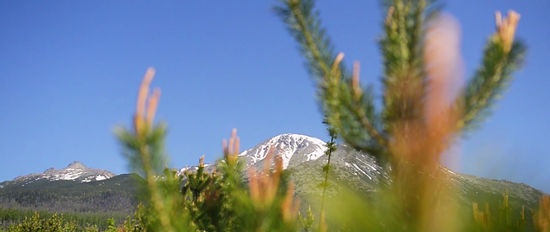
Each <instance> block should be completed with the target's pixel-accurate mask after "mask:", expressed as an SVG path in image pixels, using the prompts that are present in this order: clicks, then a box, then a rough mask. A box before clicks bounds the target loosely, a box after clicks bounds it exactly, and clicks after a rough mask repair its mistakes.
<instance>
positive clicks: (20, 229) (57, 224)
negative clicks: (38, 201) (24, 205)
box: [8, 213, 78, 232]
mask: <svg viewBox="0 0 550 232" xmlns="http://www.w3.org/2000/svg"><path fill="white" fill-rule="evenodd" d="M77 228H78V227H77V225H76V224H75V223H74V222H72V221H65V220H64V219H63V217H62V216H61V215H59V214H54V215H53V216H51V217H48V218H44V217H41V216H40V214H38V213H34V214H33V216H32V217H25V220H23V222H21V223H20V224H17V225H12V226H10V227H9V228H8V231H9V232H35V231H44V232H72V231H76V230H77Z"/></svg>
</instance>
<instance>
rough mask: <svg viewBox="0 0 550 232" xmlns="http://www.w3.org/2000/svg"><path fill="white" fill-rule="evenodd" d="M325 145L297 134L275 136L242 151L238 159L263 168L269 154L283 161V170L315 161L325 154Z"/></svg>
mask: <svg viewBox="0 0 550 232" xmlns="http://www.w3.org/2000/svg"><path fill="white" fill-rule="evenodd" d="M326 149H327V147H326V143H325V142H323V141H322V140H320V139H317V138H313V137H309V136H306V135H299V134H282V135H277V136H275V137H273V138H271V139H268V140H266V141H265V142H263V143H261V144H258V145H257V146H255V147H253V148H251V149H248V150H246V151H243V152H242V153H241V154H239V157H241V158H243V159H246V161H247V162H246V163H247V166H255V167H258V168H260V167H263V163H264V161H265V158H266V157H267V155H268V153H269V152H272V153H273V157H274V156H280V157H281V158H282V159H283V168H284V169H286V168H289V167H292V166H294V165H297V164H300V163H303V162H306V161H312V160H316V159H318V158H319V157H321V156H323V155H324V154H325V150H326Z"/></svg>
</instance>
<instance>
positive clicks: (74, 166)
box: [0, 161, 116, 186]
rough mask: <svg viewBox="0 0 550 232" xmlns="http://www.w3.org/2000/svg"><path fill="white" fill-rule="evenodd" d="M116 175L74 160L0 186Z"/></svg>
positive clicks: (105, 177)
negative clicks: (62, 166) (65, 164)
mask: <svg viewBox="0 0 550 232" xmlns="http://www.w3.org/2000/svg"><path fill="white" fill-rule="evenodd" d="M114 176H116V175H115V174H114V173H112V172H110V171H107V170H104V169H97V168H89V167H87V166H86V165H84V164H82V163H81V162H79V161H73V162H71V163H70V164H68V165H67V166H66V167H65V168H62V169H55V168H53V167H51V168H48V169H46V170H45V171H44V172H42V173H31V174H27V175H23V176H18V177H15V178H14V179H13V180H11V181H4V182H2V183H0V186H5V185H6V184H21V185H26V184H29V183H32V182H35V181H39V180H43V179H44V180H49V181H58V180H66V181H77V182H80V183H87V182H93V181H101V180H106V179H110V178H112V177H114Z"/></svg>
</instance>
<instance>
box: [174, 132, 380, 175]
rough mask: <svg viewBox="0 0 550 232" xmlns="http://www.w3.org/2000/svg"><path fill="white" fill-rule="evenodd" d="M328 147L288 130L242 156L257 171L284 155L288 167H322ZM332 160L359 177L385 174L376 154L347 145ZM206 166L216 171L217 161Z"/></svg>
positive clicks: (183, 169)
mask: <svg viewBox="0 0 550 232" xmlns="http://www.w3.org/2000/svg"><path fill="white" fill-rule="evenodd" d="M326 149H327V147H326V143H325V142H323V141H322V140H320V139H318V138H314V137H310V136H307V135H300V134H290V133H287V134H281V135H277V136H275V137H272V138H270V139H267V140H266V141H264V142H262V143H260V144H258V145H256V146H255V147H253V148H250V149H248V150H245V151H243V152H241V153H240V154H239V158H240V159H241V160H243V161H245V163H246V167H254V168H256V169H257V170H261V169H262V168H263V166H264V163H265V162H271V163H273V162H274V158H275V157H277V156H278V157H281V158H282V160H283V168H284V169H294V168H300V167H304V165H308V166H311V165H313V166H318V167H322V166H323V165H325V164H326V162H327V161H326V159H327V157H326V156H325V151H326ZM269 152H272V154H271V159H270V160H266V159H267V158H268V154H269ZM332 163H333V164H334V165H336V166H337V167H339V168H344V169H346V170H347V171H346V172H347V173H351V175H353V176H356V177H357V178H367V179H369V180H371V181H375V179H377V178H378V177H379V176H381V175H385V173H383V172H382V168H380V167H379V166H378V165H377V164H376V162H375V161H374V158H373V157H371V156H370V155H368V154H365V153H361V152H357V151H354V150H353V149H351V148H349V147H346V146H343V145H339V146H338V149H337V150H336V152H335V155H334V157H333V160H332ZM309 164H310V165H309ZM204 166H205V170H206V171H207V172H212V171H214V170H215V168H216V165H215V164H205V165H204ZM196 170H197V167H196V166H195V167H185V168H182V169H181V170H179V171H178V174H180V175H181V174H183V173H184V172H186V171H191V172H193V171H196Z"/></svg>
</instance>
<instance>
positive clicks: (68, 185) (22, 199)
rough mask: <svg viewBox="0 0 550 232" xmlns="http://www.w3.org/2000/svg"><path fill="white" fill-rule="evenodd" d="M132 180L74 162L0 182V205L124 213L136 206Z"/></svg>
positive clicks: (28, 208)
mask: <svg viewBox="0 0 550 232" xmlns="http://www.w3.org/2000/svg"><path fill="white" fill-rule="evenodd" d="M136 180H139V178H138V177H137V176H136V175H131V174H122V175H115V174H113V173H112V172H109V171H106V170H102V169H94V168H88V167H86V166H85V165H84V164H82V163H80V162H77V161H75V162H72V163H70V164H69V165H67V167H65V168H63V169H60V170H56V169H54V168H50V169H47V170H46V171H44V172H43V173H40V174H30V175H25V176H20V177H17V178H15V179H13V180H12V181H5V182H2V183H0V208H14V209H26V210H44V211H53V212H70V213H96V212H103V213H112V214H119V215H128V214H129V213H131V212H132V211H133V209H134V208H135V206H136V205H137V192H138V183H137V182H136Z"/></svg>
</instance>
